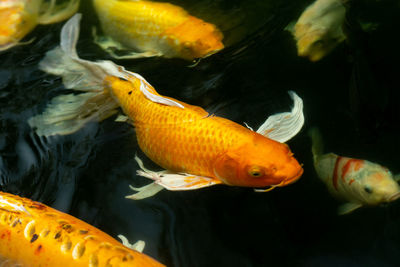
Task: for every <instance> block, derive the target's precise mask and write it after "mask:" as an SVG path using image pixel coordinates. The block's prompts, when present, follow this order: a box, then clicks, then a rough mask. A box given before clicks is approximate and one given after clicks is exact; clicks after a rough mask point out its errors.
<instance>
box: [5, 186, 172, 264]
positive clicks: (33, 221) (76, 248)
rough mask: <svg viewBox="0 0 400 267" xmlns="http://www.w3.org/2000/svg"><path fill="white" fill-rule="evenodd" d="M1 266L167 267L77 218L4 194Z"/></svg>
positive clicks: (37, 203)
mask: <svg viewBox="0 0 400 267" xmlns="http://www.w3.org/2000/svg"><path fill="white" fill-rule="evenodd" d="M0 263H1V266H42V267H45V266H49V267H53V266H63V267H64V266H65V267H67V266H93V267H95V266H98V267H100V266H121V267H122V266H140V267H145V266H149V267H150V266H154V267H156V266H164V265H162V264H160V263H158V262H157V261H155V260H153V259H152V258H150V257H149V256H146V255H144V254H142V253H140V252H139V251H136V250H134V249H131V248H128V247H126V246H124V245H122V244H121V243H120V242H118V241H117V240H115V239H114V238H112V237H111V236H109V235H107V234H106V233H104V232H102V231H100V230H99V229H97V228H95V227H93V226H91V225H89V224H87V223H85V222H83V221H81V220H79V219H77V218H74V217H72V216H70V215H68V214H65V213H63V212H60V211H57V210H55V209H52V208H50V207H48V206H46V205H43V204H41V203H39V202H35V201H32V200H30V199H27V198H22V197H18V196H15V195H12V194H8V193H4V192H0ZM11 264H15V265H11Z"/></svg>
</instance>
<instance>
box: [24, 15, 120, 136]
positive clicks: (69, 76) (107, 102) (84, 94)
mask: <svg viewBox="0 0 400 267" xmlns="http://www.w3.org/2000/svg"><path fill="white" fill-rule="evenodd" d="M80 19H81V14H76V15H75V16H74V17H72V18H71V19H70V20H69V21H68V22H67V23H66V24H65V25H64V27H63V28H62V31H61V41H60V46H59V47H56V48H55V49H53V50H51V51H49V52H47V54H46V56H45V58H44V59H43V60H42V61H41V62H40V64H39V68H40V69H41V70H43V71H45V72H47V73H50V74H54V75H58V76H61V77H62V80H63V84H64V86H65V87H66V88H67V89H73V90H76V91H81V92H76V93H73V94H68V95H60V96H57V97H55V98H53V99H52V100H51V102H50V104H48V106H47V107H46V109H45V110H44V112H43V113H42V114H40V115H37V116H35V117H32V118H30V119H29V121H28V123H29V124H30V126H31V127H32V128H36V133H37V134H38V135H42V136H51V135H57V134H60V135H66V134H71V133H74V132H76V131H78V130H79V129H81V128H82V127H83V126H84V125H85V124H86V123H87V122H89V121H101V120H103V119H106V118H107V117H110V116H111V115H113V114H114V113H116V112H117V111H116V110H117V108H118V105H117V103H116V102H115V101H114V100H113V99H112V97H111V96H110V93H109V91H108V89H107V88H105V86H104V83H103V81H104V78H105V77H106V76H107V75H115V76H121V74H120V70H119V69H118V66H117V65H115V64H114V63H112V62H110V61H102V62H91V61H88V60H83V59H80V58H79V57H78V55H77V53H76V44H77V41H78V37H79V22H80Z"/></svg>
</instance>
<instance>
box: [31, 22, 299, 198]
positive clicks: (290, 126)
mask: <svg viewBox="0 0 400 267" xmlns="http://www.w3.org/2000/svg"><path fill="white" fill-rule="evenodd" d="M79 19H80V17H79V16H78V15H76V16H74V17H73V18H72V19H71V20H69V21H68V22H67V23H66V25H65V26H64V27H63V29H62V32H61V47H58V48H55V49H54V50H52V51H50V52H48V53H47V55H46V57H45V58H44V60H43V61H42V62H41V63H40V68H41V69H42V70H44V71H46V72H48V73H52V74H56V75H60V76H62V78H63V82H64V85H65V86H66V87H67V88H71V89H72V88H73V89H75V90H79V91H84V92H86V93H82V94H78V95H76V94H71V95H61V96H58V97H56V98H55V99H53V100H52V102H51V103H50V105H49V106H48V108H47V109H46V110H45V111H44V113H43V114H42V115H38V116H35V117H33V118H31V119H30V120H29V123H30V125H31V126H32V127H35V128H36V132H37V133H38V134H39V135H46V136H49V135H54V134H69V133H72V132H75V131H77V130H78V129H80V128H81V127H83V126H84V124H85V123H86V122H88V121H90V120H97V121H100V120H102V119H104V118H107V117H109V116H111V115H113V114H115V113H116V109H117V108H118V107H121V108H122V110H123V111H124V113H125V114H126V115H127V116H128V117H129V120H130V121H131V122H132V123H133V125H134V126H135V132H136V137H137V140H138V144H139V146H140V148H141V149H142V151H143V152H144V153H145V154H146V155H147V156H148V157H149V158H150V159H152V160H153V161H154V162H156V163H157V164H159V165H160V166H162V167H164V168H165V169H167V170H168V171H163V172H151V171H149V170H146V169H145V168H144V167H143V165H142V164H141V161H140V160H139V159H137V161H138V162H139V164H140V166H141V167H142V170H143V171H140V172H139V174H140V175H142V176H145V177H148V178H151V179H153V180H155V182H154V183H153V184H150V185H149V186H145V187H143V188H141V189H138V191H141V192H140V193H138V194H139V195H136V196H134V197H135V198H141V197H147V196H149V195H152V194H155V193H156V192H158V191H160V190H161V189H162V188H163V187H165V188H167V189H169V190H189V189H197V188H202V187H206V186H211V185H215V184H220V183H224V184H227V185H234V186H247V187H265V186H272V188H274V187H278V186H284V185H288V184H290V183H292V182H294V181H296V180H297V179H298V178H299V177H300V176H301V175H302V173H303V169H302V167H301V166H300V164H299V163H298V162H297V160H296V159H295V158H294V157H293V153H292V152H291V151H290V149H289V147H288V146H287V145H286V144H282V143H280V142H277V141H274V140H272V139H270V138H267V137H265V136H263V135H262V134H264V135H266V136H271V137H273V138H274V139H275V140H280V141H281V142H285V141H286V140H288V139H290V138H291V137H293V136H294V135H296V133H297V132H298V131H299V130H300V129H301V127H302V126H303V123H304V116H303V110H302V107H303V106H302V100H301V99H300V98H299V97H298V96H297V95H296V94H294V93H293V92H292V93H291V96H292V98H293V99H294V100H295V106H294V108H293V110H292V112H291V113H289V112H285V113H280V114H276V115H274V116H271V117H270V118H269V119H268V120H267V121H266V122H265V123H264V125H262V127H260V129H259V131H258V132H259V133H257V132H254V131H252V130H250V129H247V128H245V127H243V126H241V125H239V124H236V123H234V122H232V121H230V120H227V119H224V118H221V117H217V116H214V115H211V114H208V113H207V112H206V111H205V110H204V109H202V108H201V107H198V106H192V105H189V104H186V103H183V102H181V101H178V100H175V99H173V98H170V97H165V96H162V95H159V94H158V93H157V92H156V90H155V89H154V88H153V87H152V86H151V85H150V84H149V83H148V82H147V81H146V80H145V79H144V78H143V77H141V76H140V75H138V74H136V73H132V72H129V71H126V70H124V68H123V67H121V66H118V65H115V64H114V63H112V62H111V61H98V62H91V61H87V60H83V59H80V58H79V57H78V55H77V53H76V50H75V46H76V42H77V38H78V34H79ZM150 193H151V194H150Z"/></svg>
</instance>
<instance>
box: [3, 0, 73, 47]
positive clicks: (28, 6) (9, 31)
mask: <svg viewBox="0 0 400 267" xmlns="http://www.w3.org/2000/svg"><path fill="white" fill-rule="evenodd" d="M55 2H56V0H51V2H50V3H49V4H46V3H44V1H43V0H0V51H3V50H6V49H8V48H10V47H13V46H16V45H18V44H21V43H20V40H21V39H22V38H24V37H25V35H27V34H28V33H29V32H30V31H31V30H32V29H33V28H35V27H36V25H37V24H50V23H56V22H60V21H62V20H65V19H67V18H69V17H70V16H72V15H73V14H74V13H75V12H76V11H77V10H78V7H79V0H68V4H67V5H65V4H62V5H59V6H57V5H56V3H55Z"/></svg>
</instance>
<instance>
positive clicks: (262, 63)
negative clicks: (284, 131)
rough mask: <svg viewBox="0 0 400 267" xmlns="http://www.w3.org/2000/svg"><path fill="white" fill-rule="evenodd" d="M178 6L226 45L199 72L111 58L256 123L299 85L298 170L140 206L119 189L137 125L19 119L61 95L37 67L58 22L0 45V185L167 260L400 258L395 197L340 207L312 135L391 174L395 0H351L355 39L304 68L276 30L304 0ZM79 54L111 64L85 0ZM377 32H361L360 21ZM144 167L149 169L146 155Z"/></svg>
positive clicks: (130, 168)
mask: <svg viewBox="0 0 400 267" xmlns="http://www.w3.org/2000/svg"><path fill="white" fill-rule="evenodd" d="M290 2H291V3H290V4H288V1H268V3H267V1H265V2H261V1H239V0H237V1H176V2H174V3H176V4H179V5H182V6H184V7H185V8H187V9H188V10H189V11H190V12H191V13H192V14H194V15H197V16H201V17H202V18H204V19H205V20H207V21H211V22H214V23H216V24H217V25H218V26H219V27H220V28H221V29H222V30H223V31H224V35H225V43H226V45H227V48H226V49H225V50H224V51H221V52H220V53H218V54H216V55H213V56H211V57H209V58H207V59H204V60H202V61H201V62H200V63H199V64H198V65H197V66H196V67H193V68H189V67H188V65H189V63H188V62H186V61H183V60H179V59H163V58H152V59H142V60H135V61H117V63H118V64H120V65H124V66H125V67H127V68H128V69H129V70H131V71H134V72H138V73H140V74H141V75H143V76H144V77H146V79H147V80H148V81H149V82H150V83H151V84H152V85H153V86H154V87H155V88H156V89H157V90H158V92H159V93H161V94H163V95H167V96H171V97H174V98H177V99H179V100H182V101H185V102H188V103H190V104H194V105H199V106H202V107H204V108H206V109H207V110H208V111H210V112H213V113H215V114H217V115H219V116H223V117H226V118H229V119H231V120H234V121H236V122H238V123H243V122H247V123H248V124H249V125H250V126H253V127H254V128H257V127H258V126H259V125H260V124H261V123H262V122H263V121H264V120H265V119H266V118H267V117H268V116H269V115H271V114H273V113H277V112H282V111H286V110H288V109H289V108H290V105H291V100H290V98H289V96H288V94H287V91H288V90H294V91H296V92H297V94H298V95H299V96H301V97H302V98H303V100H304V106H305V108H304V111H305V117H306V125H305V127H304V128H303V130H302V131H301V132H300V134H298V135H297V136H296V137H295V138H294V139H292V140H291V141H290V142H289V145H290V147H291V149H292V151H293V152H294V153H295V156H296V157H297V159H298V160H299V161H300V162H302V163H304V169H305V172H304V175H303V177H302V178H301V179H300V180H299V181H298V182H297V183H295V184H293V185H290V186H287V187H284V188H280V189H276V190H273V191H271V192H269V193H264V194H261V193H255V192H253V190H252V189H249V188H235V187H228V186H215V187H212V188H208V189H201V190H195V191H187V192H169V191H165V190H164V191H162V192H161V193H159V194H157V195H156V196H154V197H152V198H149V199H145V200H142V201H132V200H128V199H125V198H124V196H125V195H128V194H131V193H132V192H131V191H130V190H129V188H128V185H129V184H132V185H135V186H139V185H144V184H146V183H148V182H149V181H147V180H146V179H145V178H142V177H137V176H136V175H135V173H136V170H137V169H138V166H137V165H136V163H135V161H134V155H135V153H138V154H139V155H140V156H141V157H142V158H144V156H143V154H142V152H141V151H140V150H139V148H138V146H137V143H136V140H135V133H134V129H133V128H132V127H131V126H130V125H128V124H124V123H117V122H114V121H113V119H114V118H110V119H108V120H106V121H104V122H101V123H90V124H89V125H87V127H85V128H84V129H82V130H81V131H79V132H78V133H76V134H73V135H70V136H63V137H61V136H56V137H51V138H43V137H38V136H37V135H35V134H34V133H33V132H32V129H30V127H29V125H28V124H27V119H28V118H30V117H31V116H33V115H35V114H38V113H39V112H41V111H42V110H43V109H44V107H45V106H46V104H47V103H48V102H49V100H50V99H51V98H52V97H54V96H56V95H59V94H62V93H65V92H66V90H65V89H64V88H63V86H62V83H61V80H60V79H59V78H58V77H54V76H51V75H47V74H45V73H43V72H41V71H40V70H38V67H37V64H38V62H39V61H40V60H41V59H42V58H43V56H44V53H45V52H46V51H48V50H50V49H52V48H53V47H55V46H56V45H57V44H58V42H59V31H60V29H61V27H62V24H63V23H60V24H55V25H49V26H39V27H37V28H36V29H35V31H33V32H32V33H31V34H30V35H29V36H28V37H27V39H29V38H31V37H36V40H35V41H34V42H33V43H32V44H30V45H25V46H19V47H15V48H13V49H11V50H9V51H6V52H4V53H2V54H0V153H1V154H0V176H1V177H0V178H1V180H0V185H1V190H3V191H7V192H10V193H14V194H18V195H21V196H25V197H29V198H31V199H34V200H37V201H40V202H43V203H45V204H48V205H50V206H52V207H54V208H57V209H59V210H62V211H64V212H68V213H70V214H72V215H74V216H76V217H78V218H80V219H83V220H85V221H86V222H88V223H90V224H93V225H95V226H96V227H98V228H100V229H102V230H103V231H105V232H107V233H109V234H110V235H112V236H114V237H116V235H117V234H124V235H125V236H127V237H128V239H129V240H130V241H131V242H133V241H135V240H138V239H142V240H145V241H146V248H145V251H144V252H145V253H147V254H149V255H151V256H152V257H154V258H156V259H157V260H159V261H160V262H163V263H165V264H167V265H168V266H184V267H186V266H287V265H290V266H398V265H399V263H400V260H399V257H398V255H399V253H400V204H399V203H391V204H390V205H385V206H381V207H374V208H364V209H360V210H357V211H356V212H354V213H352V214H350V215H347V216H337V214H336V208H337V206H338V204H339V203H338V202H337V201H336V200H335V199H333V198H332V197H331V196H330V195H329V194H328V192H327V190H326V188H325V186H324V185H323V184H322V183H321V182H320V181H319V179H318V178H317V176H316V174H315V172H314V169H313V166H312V156H311V152H310V146H311V142H310V140H309V138H308V136H307V130H308V129H309V128H310V127H312V126H318V127H319V128H320V130H321V132H322V134H323V137H324V140H325V145H326V148H325V150H326V152H335V153H336V154H340V155H346V156H351V157H357V158H365V159H368V160H370V161H373V162H377V163H380V164H382V165H385V166H387V167H388V168H389V169H390V170H391V171H392V172H393V173H399V172H400V167H399V164H398V163H399V162H400V156H399V152H398V151H399V149H400V142H399V138H398V136H399V130H400V127H399V125H400V124H399V123H400V108H399V104H398V101H399V96H400V93H399V85H400V81H399V78H398V77H399V67H398V63H399V59H400V52H399V47H400V43H399V41H398V38H397V35H398V29H399V27H400V22H399V20H398V14H400V13H399V10H400V7H399V4H398V3H397V2H396V1H363V2H362V1H359V2H362V3H359V2H357V1H354V3H353V4H352V5H351V6H350V9H349V10H348V15H347V21H348V23H347V26H346V27H347V31H348V34H349V41H348V42H346V43H343V44H341V45H340V46H338V47H337V49H335V51H334V52H333V53H332V54H330V55H329V56H328V57H326V58H325V59H323V60H321V61H320V62H317V63H311V62H309V61H307V60H306V59H303V58H299V57H297V55H296V47H295V43H294V41H293V39H292V37H291V36H290V34H289V33H288V32H287V31H284V30H283V29H284V27H285V26H286V25H287V24H288V23H289V22H290V21H292V20H294V19H296V18H297V17H298V16H299V14H300V13H301V11H302V10H303V9H304V7H305V6H307V4H308V3H309V2H307V1H290ZM80 12H82V13H83V21H82V30H81V37H80V40H79V43H78V53H79V54H80V56H81V57H82V58H85V59H90V60H95V59H109V57H108V56H107V55H106V54H105V53H104V52H103V51H101V50H100V49H99V48H98V47H97V46H96V45H94V44H93V43H92V38H91V27H92V26H93V25H97V23H98V21H97V18H96V17H95V15H94V11H93V9H92V7H91V4H90V2H89V1H88V2H83V4H82V7H81V9H80ZM359 21H363V22H373V23H376V24H377V25H378V27H377V28H376V29H375V30H374V31H371V32H362V31H361V30H360V29H359V27H358V25H359V24H358V22H359ZM145 164H146V165H147V166H149V167H152V168H157V167H156V166H155V165H154V164H153V163H152V162H151V161H150V160H148V159H146V160H145Z"/></svg>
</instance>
